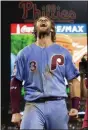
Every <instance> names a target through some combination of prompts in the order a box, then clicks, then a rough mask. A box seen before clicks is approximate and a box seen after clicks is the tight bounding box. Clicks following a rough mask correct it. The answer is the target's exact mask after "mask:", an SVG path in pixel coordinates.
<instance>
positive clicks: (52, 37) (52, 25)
mask: <svg viewBox="0 0 88 130" xmlns="http://www.w3.org/2000/svg"><path fill="white" fill-rule="evenodd" d="M41 17H43V16H41ZM41 17H39V18H41ZM44 17H46V18H48V17H47V16H44ZM39 18H38V19H39ZM38 19H36V20H35V22H34V35H35V38H37V29H36V23H37V21H38ZM48 19H49V20H50V21H51V29H52V30H53V31H51V40H52V42H55V40H56V29H55V23H54V21H53V20H51V19H50V18H48Z"/></svg>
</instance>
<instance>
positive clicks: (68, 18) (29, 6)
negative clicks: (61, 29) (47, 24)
mask: <svg viewBox="0 0 88 130" xmlns="http://www.w3.org/2000/svg"><path fill="white" fill-rule="evenodd" d="M57 3H58V1H57ZM40 4H41V1H40ZM38 5H39V4H38ZM19 8H20V9H21V10H22V19H24V21H25V22H33V21H34V20H35V19H36V18H38V17H40V16H48V17H50V18H51V19H52V20H54V21H55V22H71V23H73V22H74V20H75V19H76V13H75V12H74V11H73V10H66V9H61V7H60V6H59V5H58V4H44V5H41V6H40V9H39V8H38V7H37V4H35V3H33V2H31V1H21V2H19ZM29 16H32V19H30V17H29Z"/></svg>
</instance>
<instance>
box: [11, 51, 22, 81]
mask: <svg viewBox="0 0 88 130" xmlns="http://www.w3.org/2000/svg"><path fill="white" fill-rule="evenodd" d="M13 76H14V77H16V78H17V79H18V80H20V81H23V80H24V56H23V53H22V52H21V51H20V52H19V53H18V55H17V57H16V60H15V63H14V69H13V72H12V77H13Z"/></svg>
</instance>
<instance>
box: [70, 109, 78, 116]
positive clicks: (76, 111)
mask: <svg viewBox="0 0 88 130" xmlns="http://www.w3.org/2000/svg"><path fill="white" fill-rule="evenodd" d="M69 116H70V117H71V118H76V119H77V118H78V110H77V109H74V108H72V109H71V110H70V112H69Z"/></svg>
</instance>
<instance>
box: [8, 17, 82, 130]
mask: <svg viewBox="0 0 88 130" xmlns="http://www.w3.org/2000/svg"><path fill="white" fill-rule="evenodd" d="M34 34H35V37H36V42H35V43H33V44H32V45H30V46H26V47H25V48H24V49H22V50H21V51H20V52H19V53H18V55H17V59H16V62H15V71H14V73H13V76H12V79H11V83H10V96H11V106H12V120H11V121H12V122H13V123H19V122H20V120H21V114H20V93H21V92H20V91H21V86H22V81H24V89H25V96H24V100H25V107H24V114H23V118H22V122H21V125H20V129H27V130H28V129H38V130H39V129H54V130H55V129H68V120H69V116H77V114H78V106H79V101H80V85H79V82H78V80H77V77H78V76H79V72H78V70H77V69H76V67H75V65H74V64H73V62H72V57H71V55H70V53H69V52H68V50H67V49H65V48H63V47H61V46H59V45H57V44H56V43H55V35H56V33H55V26H54V23H53V21H52V20H50V19H49V18H48V17H46V16H42V17H40V18H38V19H37V20H36V21H35V23H34ZM65 78H66V79H67V80H68V82H69V83H70V86H71V98H72V109H71V110H70V112H69V115H68V110H67V106H66V101H65V99H66V98H67V93H66V85H65V80H64V79H65Z"/></svg>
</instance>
